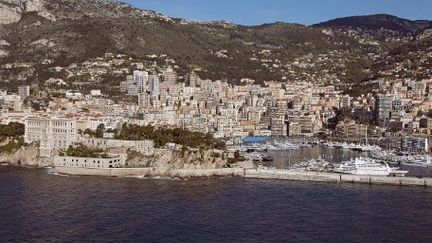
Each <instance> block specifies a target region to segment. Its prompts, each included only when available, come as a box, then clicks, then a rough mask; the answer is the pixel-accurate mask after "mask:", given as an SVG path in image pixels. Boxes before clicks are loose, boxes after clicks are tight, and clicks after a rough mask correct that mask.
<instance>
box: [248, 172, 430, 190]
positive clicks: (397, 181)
mask: <svg viewBox="0 0 432 243" xmlns="http://www.w3.org/2000/svg"><path fill="white" fill-rule="evenodd" d="M245 178H250V179H273V180H289V181H311V182H329V183H359V184H369V185H395V186H422V187H432V178H415V177H385V176H359V175H347V174H337V173H324V172H299V171H289V170H278V169H269V168H267V169H266V168H263V169H262V168H259V169H245Z"/></svg>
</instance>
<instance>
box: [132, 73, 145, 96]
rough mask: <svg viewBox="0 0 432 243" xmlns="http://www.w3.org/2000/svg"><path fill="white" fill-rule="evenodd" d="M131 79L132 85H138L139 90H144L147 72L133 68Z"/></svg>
mask: <svg viewBox="0 0 432 243" xmlns="http://www.w3.org/2000/svg"><path fill="white" fill-rule="evenodd" d="M133 81H134V85H136V86H138V87H139V90H140V92H145V91H146V87H147V86H148V81H149V74H148V72H143V71H139V70H135V71H134V72H133Z"/></svg>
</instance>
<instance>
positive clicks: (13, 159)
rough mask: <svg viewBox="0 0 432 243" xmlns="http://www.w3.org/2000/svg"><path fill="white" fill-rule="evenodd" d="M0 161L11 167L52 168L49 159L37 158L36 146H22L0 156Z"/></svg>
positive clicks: (37, 148)
mask: <svg viewBox="0 0 432 243" xmlns="http://www.w3.org/2000/svg"><path fill="white" fill-rule="evenodd" d="M0 161H1V162H6V163H9V164H10V165H13V166H32V167H47V166H52V162H51V160H50V159H42V158H40V157H39V147H38V145H37V144H31V145H28V146H22V147H20V148H19V149H18V150H16V151H14V152H12V153H3V154H0Z"/></svg>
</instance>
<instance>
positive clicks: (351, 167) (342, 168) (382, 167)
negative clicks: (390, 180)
mask: <svg viewBox="0 0 432 243" xmlns="http://www.w3.org/2000/svg"><path fill="white" fill-rule="evenodd" d="M398 169H399V168H391V167H390V166H389V165H388V164H387V163H378V162H376V161H375V160H373V159H370V158H356V159H354V160H350V161H347V162H344V163H342V164H340V165H339V166H338V167H335V168H334V169H333V171H334V172H337V173H342V174H351V175H370V176H391V175H398V176H404V175H405V174H406V173H408V171H401V170H398Z"/></svg>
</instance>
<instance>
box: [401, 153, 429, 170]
mask: <svg viewBox="0 0 432 243" xmlns="http://www.w3.org/2000/svg"><path fill="white" fill-rule="evenodd" d="M401 164H403V165H408V166H414V167H424V168H432V161H431V160H430V157H429V155H427V157H426V159H416V158H414V157H411V158H409V159H407V160H405V161H403V162H401Z"/></svg>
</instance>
